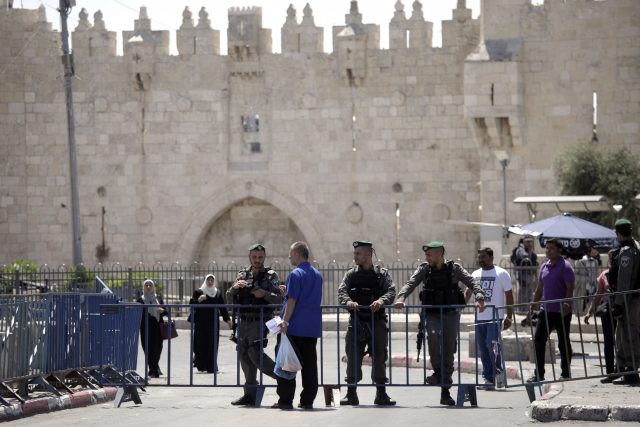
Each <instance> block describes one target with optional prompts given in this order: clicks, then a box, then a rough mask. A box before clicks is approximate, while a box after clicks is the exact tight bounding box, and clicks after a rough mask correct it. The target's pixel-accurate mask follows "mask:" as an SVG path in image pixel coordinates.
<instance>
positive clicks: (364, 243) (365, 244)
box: [353, 240, 373, 248]
mask: <svg viewBox="0 0 640 427" xmlns="http://www.w3.org/2000/svg"><path fill="white" fill-rule="evenodd" d="M353 247H354V248H360V247H367V248H372V247H373V243H371V242H367V241H366V240H356V241H355V242H353Z"/></svg>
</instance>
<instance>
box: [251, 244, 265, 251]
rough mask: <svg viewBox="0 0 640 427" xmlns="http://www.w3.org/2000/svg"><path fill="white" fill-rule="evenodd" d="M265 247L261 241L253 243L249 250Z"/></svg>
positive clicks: (259, 249) (260, 249)
mask: <svg viewBox="0 0 640 427" xmlns="http://www.w3.org/2000/svg"><path fill="white" fill-rule="evenodd" d="M265 249H266V248H265V247H264V245H263V244H262V243H254V244H253V245H251V246H249V252H251V251H264V250H265Z"/></svg>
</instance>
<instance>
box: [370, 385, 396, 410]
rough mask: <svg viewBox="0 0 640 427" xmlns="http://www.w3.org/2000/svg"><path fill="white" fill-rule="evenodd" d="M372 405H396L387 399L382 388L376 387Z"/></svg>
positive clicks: (387, 396) (393, 401)
mask: <svg viewBox="0 0 640 427" xmlns="http://www.w3.org/2000/svg"><path fill="white" fill-rule="evenodd" d="M373 403H374V404H376V405H380V406H393V405H395V404H396V401H395V400H392V399H391V398H390V397H389V395H388V394H387V391H386V388H385V387H384V386H377V387H376V399H375V400H374V401H373Z"/></svg>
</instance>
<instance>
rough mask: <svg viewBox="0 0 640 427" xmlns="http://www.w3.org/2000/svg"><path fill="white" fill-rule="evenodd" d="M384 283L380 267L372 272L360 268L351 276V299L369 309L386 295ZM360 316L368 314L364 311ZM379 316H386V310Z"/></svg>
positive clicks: (371, 270) (381, 311)
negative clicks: (383, 287)
mask: <svg viewBox="0 0 640 427" xmlns="http://www.w3.org/2000/svg"><path fill="white" fill-rule="evenodd" d="M382 283H383V275H382V273H381V272H380V268H379V267H374V268H372V269H370V270H364V269H361V268H359V269H358V270H357V271H355V272H354V273H353V274H352V275H351V280H350V283H349V290H348V294H349V298H351V301H354V302H357V303H358V305H363V306H367V307H368V306H369V305H371V303H372V302H374V301H376V300H377V299H378V298H380V297H381V296H382V295H384V289H382ZM366 310H368V309H366ZM368 313H370V312H368ZM360 314H361V315H362V314H367V312H366V311H364V309H362V310H360ZM378 315H379V316H384V310H379V311H378Z"/></svg>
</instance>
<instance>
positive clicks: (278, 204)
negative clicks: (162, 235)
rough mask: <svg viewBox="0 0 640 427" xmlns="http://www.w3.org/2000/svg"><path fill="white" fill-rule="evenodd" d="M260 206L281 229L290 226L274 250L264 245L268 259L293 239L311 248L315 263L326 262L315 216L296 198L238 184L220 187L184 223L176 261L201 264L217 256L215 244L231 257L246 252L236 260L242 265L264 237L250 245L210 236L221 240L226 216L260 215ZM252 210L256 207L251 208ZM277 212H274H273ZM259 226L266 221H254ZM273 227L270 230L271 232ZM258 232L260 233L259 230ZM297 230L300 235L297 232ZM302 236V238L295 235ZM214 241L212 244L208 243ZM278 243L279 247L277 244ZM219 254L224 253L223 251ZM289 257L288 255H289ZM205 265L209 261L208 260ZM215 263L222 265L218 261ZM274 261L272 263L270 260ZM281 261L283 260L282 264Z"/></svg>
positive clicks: (256, 185)
mask: <svg viewBox="0 0 640 427" xmlns="http://www.w3.org/2000/svg"><path fill="white" fill-rule="evenodd" d="M261 204H264V205H266V206H262V207H263V208H264V209H265V210H264V212H265V213H267V214H268V215H272V216H273V218H274V220H278V221H281V226H282V227H284V225H283V224H284V219H285V218H286V220H287V221H289V222H291V223H292V224H289V225H288V226H287V229H289V230H290V233H289V234H287V235H286V236H282V237H277V238H276V237H273V239H274V240H273V244H275V246H274V247H273V248H271V247H270V245H269V242H268V241H265V242H262V243H264V244H265V245H267V247H268V249H267V255H268V256H269V257H272V256H273V255H274V254H275V253H276V252H274V251H280V252H282V249H279V248H280V245H289V244H291V243H293V241H294V240H290V241H287V240H288V239H289V238H290V237H291V236H294V235H296V236H299V238H300V239H302V240H305V241H306V242H307V243H309V245H310V246H311V254H312V257H313V258H314V259H318V260H325V259H326V253H325V250H324V247H323V242H322V239H321V235H320V233H318V231H317V230H316V227H315V225H314V224H313V214H312V212H311V211H309V210H308V209H307V208H306V207H305V206H304V205H303V204H302V203H301V202H299V201H298V200H297V199H296V198H295V197H293V196H287V195H284V194H282V193H280V192H279V191H277V190H276V189H274V188H273V187H271V186H268V185H267V184H265V183H263V182H261V183H257V182H256V181H245V180H236V181H233V182H223V183H220V184H219V186H218V187H217V189H216V190H214V191H213V192H212V193H211V194H209V195H208V196H207V197H206V198H204V199H203V200H202V201H201V202H200V203H198V205H197V206H195V207H194V208H193V210H192V213H191V215H190V217H189V218H187V219H185V225H184V227H183V228H182V229H181V231H180V234H179V235H180V236H181V240H180V242H179V243H178V247H177V250H176V254H175V255H176V260H179V261H180V262H183V263H189V262H192V261H195V260H200V258H201V257H203V256H206V257H210V256H215V253H216V252H215V250H213V251H212V252H211V255H210V254H209V253H208V252H207V251H209V249H206V248H207V247H210V246H211V245H212V244H215V243H216V242H217V243H218V244H221V245H227V246H229V247H230V248H233V249H230V251H231V252H230V253H234V252H235V251H237V250H238V249H237V248H240V249H243V252H241V253H242V254H243V256H242V258H240V259H237V258H236V259H235V261H237V262H240V261H243V260H245V259H246V256H247V247H248V245H249V244H250V242H253V241H255V240H259V239H258V238H260V237H262V236H261V235H259V234H258V235H257V238H255V239H250V240H248V241H247V242H245V241H244V240H242V241H238V242H236V241H231V240H230V241H229V242H225V241H216V242H214V241H212V240H211V239H210V238H208V237H207V236H212V234H211V233H212V232H213V236H214V237H215V236H218V235H219V233H221V232H222V230H220V228H222V227H224V225H225V221H227V220H226V219H222V220H221V222H219V219H221V218H224V217H225V216H226V215H227V213H228V214H229V215H233V213H234V207H236V208H238V212H240V213H243V212H244V213H247V212H250V211H251V210H252V209H253V210H255V211H260V209H261V208H260V206H261ZM252 206H253V207H252ZM274 209H275V210H274ZM252 221H253V222H255V223H256V224H261V223H262V222H263V221H262V220H261V219H260V218H258V219H255V220H252ZM269 228H270V227H267V229H269ZM256 229H259V226H257V228H256ZM296 230H297V231H296ZM296 233H299V234H296ZM269 236H272V234H267V235H264V237H269ZM210 240H211V243H210V244H209V243H207V242H209V241H210ZM276 242H277V243H276ZM220 253H224V252H223V251H220ZM286 254H288V251H287V253H286ZM285 259H286V258H285ZM203 261H207V262H208V261H210V259H206V260H203ZM215 261H216V262H218V263H219V262H221V261H219V260H217V259H216V260H215ZM271 261H273V259H272V260H271ZM281 261H282V260H281Z"/></svg>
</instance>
